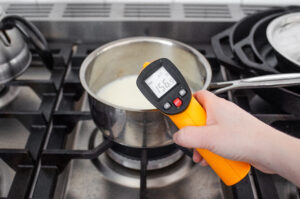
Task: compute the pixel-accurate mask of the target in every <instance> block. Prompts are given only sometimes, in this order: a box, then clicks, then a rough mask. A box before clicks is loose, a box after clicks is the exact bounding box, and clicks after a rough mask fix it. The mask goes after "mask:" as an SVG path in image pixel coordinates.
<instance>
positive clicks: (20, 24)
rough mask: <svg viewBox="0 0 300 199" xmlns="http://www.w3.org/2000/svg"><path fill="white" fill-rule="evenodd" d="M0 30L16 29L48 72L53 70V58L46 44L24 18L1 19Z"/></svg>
mask: <svg viewBox="0 0 300 199" xmlns="http://www.w3.org/2000/svg"><path fill="white" fill-rule="evenodd" d="M1 22H2V27H1V29H4V30H5V29H11V28H14V27H15V28H17V29H18V30H19V31H20V32H21V34H22V35H23V36H24V37H25V38H26V39H27V40H28V41H29V42H30V43H31V44H32V45H33V46H34V48H35V50H36V51H37V53H38V54H39V56H40V57H41V59H42V61H43V62H44V64H45V65H46V67H47V68H48V69H49V70H52V69H53V64H54V60H53V56H52V53H51V51H50V49H49V47H48V43H47V41H46V39H45V37H44V36H43V35H42V33H41V32H40V31H39V30H38V28H37V27H36V26H35V25H33V24H32V23H31V22H29V21H27V20H26V19H25V18H23V17H20V16H16V15H10V16H6V17H4V18H3V19H2V21H1Z"/></svg>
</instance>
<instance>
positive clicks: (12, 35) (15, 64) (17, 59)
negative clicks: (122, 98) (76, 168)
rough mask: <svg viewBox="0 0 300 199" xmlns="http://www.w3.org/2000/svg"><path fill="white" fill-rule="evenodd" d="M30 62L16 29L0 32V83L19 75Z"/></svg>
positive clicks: (24, 45) (29, 56)
mask: <svg viewBox="0 0 300 199" xmlns="http://www.w3.org/2000/svg"><path fill="white" fill-rule="evenodd" d="M30 63H31V53H30V51H29V49H28V46H27V43H26V42H25V41H24V38H23V36H22V35H21V33H20V32H19V31H18V30H17V29H15V28H14V29H11V30H7V31H6V34H4V33H3V32H1V33H0V85H1V84H2V85H3V84H5V83H7V82H8V81H10V80H12V79H13V78H15V77H17V76H19V75H21V74H22V73H23V72H24V71H25V70H26V69H27V68H28V66H29V64H30Z"/></svg>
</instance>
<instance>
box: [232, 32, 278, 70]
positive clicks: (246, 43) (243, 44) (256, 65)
mask: <svg viewBox="0 0 300 199" xmlns="http://www.w3.org/2000/svg"><path fill="white" fill-rule="evenodd" d="M246 50H249V52H246ZM270 50H271V48H270ZM234 52H235V53H236V55H237V57H238V58H239V59H240V60H241V62H242V63H243V64H245V65H246V66H247V67H249V68H252V69H254V70H255V71H260V72H261V73H264V74H270V73H271V74H274V73H275V74H276V73H278V71H277V70H275V69H274V68H271V67H268V66H267V64H266V63H265V60H263V59H262V58H261V57H260V56H259V55H257V53H256V52H255V50H254V49H253V46H252V44H251V42H250V38H249V36H248V37H246V38H244V39H243V40H241V41H239V42H238V43H236V44H235V45H234ZM249 54H251V55H252V56H253V60H255V61H253V60H251V59H250V55H249Z"/></svg>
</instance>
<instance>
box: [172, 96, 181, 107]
mask: <svg viewBox="0 0 300 199" xmlns="http://www.w3.org/2000/svg"><path fill="white" fill-rule="evenodd" d="M173 104H174V105H175V106H176V107H180V106H181V105H182V101H181V100H180V99H179V98H178V97H177V98H176V99H174V100H173Z"/></svg>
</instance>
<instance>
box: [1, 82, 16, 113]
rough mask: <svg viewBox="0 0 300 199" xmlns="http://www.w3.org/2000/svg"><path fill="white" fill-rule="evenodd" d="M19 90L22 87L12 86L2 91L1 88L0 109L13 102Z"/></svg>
mask: <svg viewBox="0 0 300 199" xmlns="http://www.w3.org/2000/svg"><path fill="white" fill-rule="evenodd" d="M19 92H20V88H18V87H12V86H10V87H8V88H5V90H2V93H1V89H0V109H1V108H2V107H4V106H6V105H7V104H9V103H10V102H12V101H13V100H14V99H15V98H16V97H17V96H18V94H19Z"/></svg>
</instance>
